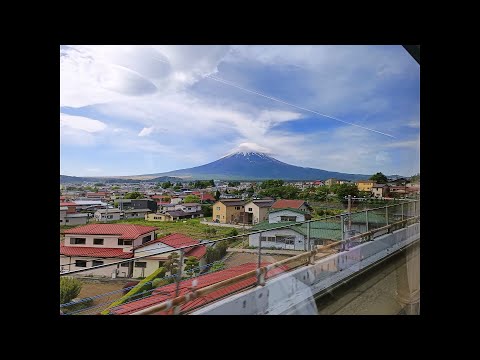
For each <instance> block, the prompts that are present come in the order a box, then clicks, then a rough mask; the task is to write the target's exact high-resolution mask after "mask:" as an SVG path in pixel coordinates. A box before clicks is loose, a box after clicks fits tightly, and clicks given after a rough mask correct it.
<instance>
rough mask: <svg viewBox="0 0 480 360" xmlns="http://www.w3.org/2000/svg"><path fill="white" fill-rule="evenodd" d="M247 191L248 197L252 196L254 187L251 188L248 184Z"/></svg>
mask: <svg viewBox="0 0 480 360" xmlns="http://www.w3.org/2000/svg"><path fill="white" fill-rule="evenodd" d="M247 193H248V196H249V197H252V196H253V194H254V193H255V189H254V188H253V186H250V187H249V188H248V189H247Z"/></svg>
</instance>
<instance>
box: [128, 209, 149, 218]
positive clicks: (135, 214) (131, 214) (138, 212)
mask: <svg viewBox="0 0 480 360" xmlns="http://www.w3.org/2000/svg"><path fill="white" fill-rule="evenodd" d="M151 212H152V211H151V210H150V209H130V210H125V211H123V218H124V219H144V218H145V215H146V214H148V213H151Z"/></svg>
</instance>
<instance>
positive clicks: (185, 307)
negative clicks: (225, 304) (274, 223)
mask: <svg viewBox="0 0 480 360" xmlns="http://www.w3.org/2000/svg"><path fill="white" fill-rule="evenodd" d="M268 264H269V263H268V262H262V264H261V265H262V266H266V265H268ZM256 268H257V264H256V263H245V264H242V265H238V266H235V267H231V268H229V269H225V270H220V271H215V272H212V273H208V274H205V275H201V276H197V277H195V278H192V279H187V280H183V281H181V282H180V284H179V288H178V296H182V295H185V294H187V293H190V292H191V291H192V289H193V288H192V286H193V281H195V282H196V285H195V289H196V290H199V289H201V288H204V287H207V286H209V285H213V284H216V283H218V282H220V281H224V280H227V279H231V278H233V277H235V276H238V275H241V274H245V273H247V272H249V271H252V270H255V269H256ZM288 269H289V268H288V265H281V266H279V267H276V268H274V269H272V270H270V271H268V273H267V275H266V278H271V277H274V276H277V275H279V274H281V273H283V272H285V271H288ZM256 282H257V278H256V276H255V274H253V275H252V276H250V277H248V278H246V279H244V280H241V281H238V282H236V283H233V284H231V285H228V286H225V287H223V288H220V289H218V290H215V291H213V292H211V293H209V294H206V295H203V296H200V297H197V298H195V299H193V300H190V301H187V302H186V303H184V304H182V305H181V307H180V311H181V312H182V313H186V312H190V311H193V310H195V309H197V308H199V307H201V306H203V305H205V304H208V303H211V302H213V301H217V300H220V299H222V298H225V297H227V296H230V295H232V294H235V293H237V292H239V291H242V290H244V289H247V288H249V287H252V286H254V285H255V284H256ZM176 289H177V285H176V284H169V285H165V286H161V287H158V288H156V289H155V290H153V292H152V293H151V295H150V296H147V297H145V298H143V299H139V300H136V301H131V302H128V303H126V304H122V305H119V306H116V307H114V308H111V309H110V310H109V314H111V315H129V314H132V313H134V312H137V311H140V310H143V309H146V308H149V307H151V306H153V305H157V304H160V303H162V302H164V301H167V300H171V299H173V298H175V295H176ZM172 311H173V310H172V309H170V310H166V311H160V312H157V313H154V314H153V315H170V314H172Z"/></svg>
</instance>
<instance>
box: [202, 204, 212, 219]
mask: <svg viewBox="0 0 480 360" xmlns="http://www.w3.org/2000/svg"><path fill="white" fill-rule="evenodd" d="M202 212H203V216H205V217H209V216H212V215H213V206H212V205H209V204H203V205H202Z"/></svg>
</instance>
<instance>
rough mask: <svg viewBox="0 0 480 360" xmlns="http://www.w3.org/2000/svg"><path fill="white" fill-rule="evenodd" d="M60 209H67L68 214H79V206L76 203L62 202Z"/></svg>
mask: <svg viewBox="0 0 480 360" xmlns="http://www.w3.org/2000/svg"><path fill="white" fill-rule="evenodd" d="M60 207H66V208H67V214H74V213H76V212H77V204H76V203H74V202H60Z"/></svg>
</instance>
